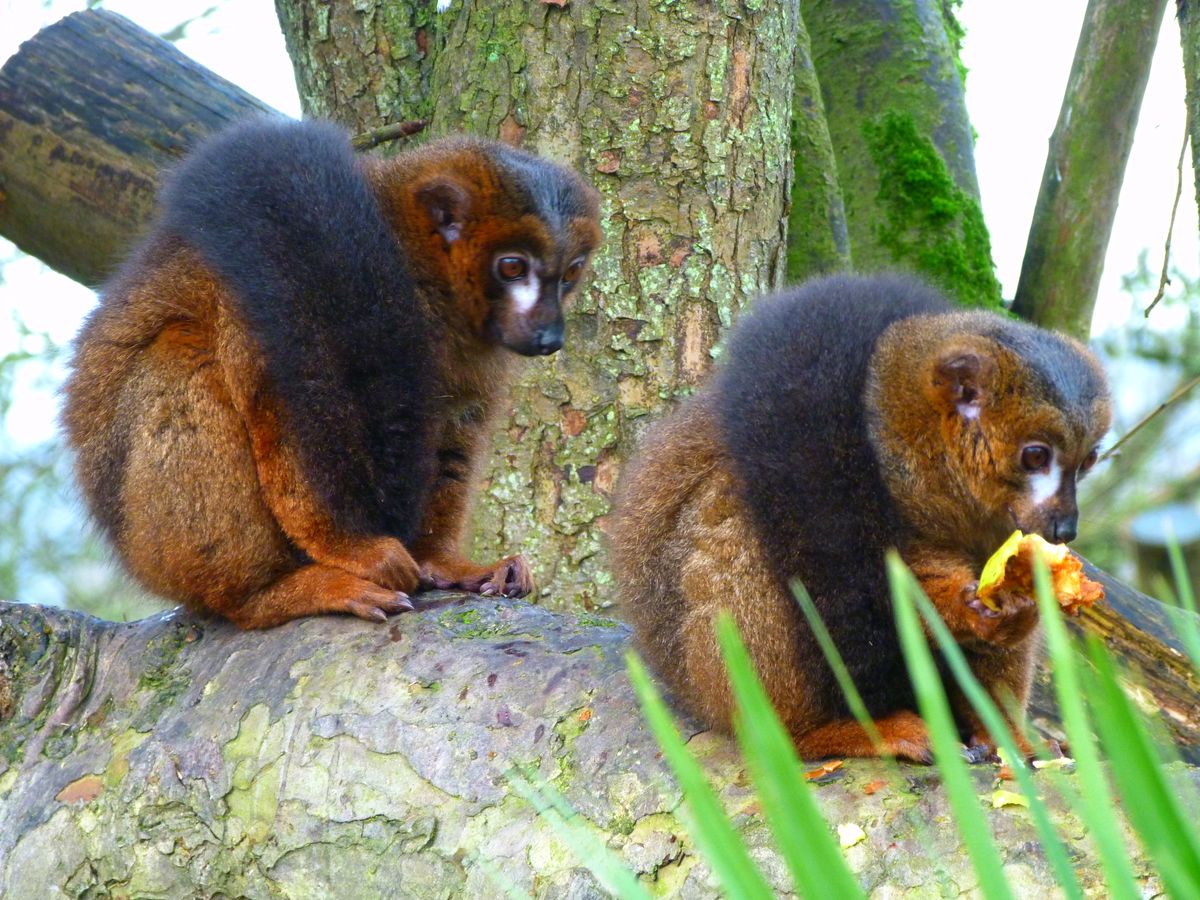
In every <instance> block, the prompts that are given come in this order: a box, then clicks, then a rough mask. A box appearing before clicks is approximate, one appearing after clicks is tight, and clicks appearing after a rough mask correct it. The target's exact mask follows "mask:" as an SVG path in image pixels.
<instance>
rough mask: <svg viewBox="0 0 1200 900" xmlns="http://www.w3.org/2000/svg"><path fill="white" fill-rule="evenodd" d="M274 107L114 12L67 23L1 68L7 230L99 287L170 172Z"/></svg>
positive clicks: (0, 158)
mask: <svg viewBox="0 0 1200 900" xmlns="http://www.w3.org/2000/svg"><path fill="white" fill-rule="evenodd" d="M271 111H272V110H270V108H269V107H267V106H266V105H264V104H263V103H261V102H260V101H258V100H255V99H254V98H253V97H251V96H250V95H249V94H247V93H246V92H245V91H243V90H241V89H240V88H238V87H236V86H234V85H232V84H230V83H229V82H228V81H225V80H224V79H223V78H220V77H219V76H217V75H214V74H213V73H212V72H210V71H209V70H208V69H205V68H204V67H203V66H200V65H199V64H197V63H195V62H193V61H192V60H190V59H188V58H187V57H186V56H184V55H183V54H182V53H180V52H179V51H178V50H176V49H175V48H174V47H173V46H171V45H170V44H169V43H167V42H166V41H164V40H162V39H160V38H157V37H155V36H154V35H152V34H150V33H148V32H146V31H145V30H143V29H141V28H139V27H138V26H137V25H134V24H133V23H132V22H130V21H128V20H127V19H124V18H122V17H121V16H118V15H116V14H115V13H111V12H107V11H105V10H91V11H88V12H81V13H76V14H75V15H71V16H68V17H67V18H65V19H63V20H62V21H60V22H58V23H56V24H55V25H52V26H50V27H49V28H45V29H43V30H42V31H40V32H38V34H37V35H35V36H34V37H33V38H31V39H30V40H28V41H26V42H25V43H24V44H23V45H22V46H21V49H20V50H19V51H18V52H17V54H16V55H15V56H13V57H12V59H10V60H9V61H8V62H7V63H5V65H4V68H3V69H0V234H3V235H4V236H5V237H6V238H8V239H9V240H11V241H12V242H13V243H15V244H16V245H17V246H18V247H20V248H21V249H22V250H24V251H26V252H27V253H31V254H33V255H34V256H37V257H38V258H40V259H42V260H43V261H44V262H46V263H48V264H49V265H51V266H52V267H54V268H55V269H58V270H59V271H60V272H63V273H64V274H66V275H69V276H71V277H72V278H74V279H76V280H77V281H81V282H83V283H84V284H90V285H94V284H98V283H99V282H101V281H103V280H104V278H105V277H106V276H107V275H108V273H109V272H111V271H112V268H113V265H114V263H115V262H116V261H117V260H119V259H120V258H121V257H122V256H123V255H124V253H125V251H126V249H127V248H128V247H129V245H130V244H131V243H132V242H133V239H134V237H135V236H136V234H137V232H138V230H139V229H140V228H141V227H142V225H143V224H144V223H145V222H146V220H147V219H148V218H149V217H150V215H151V214H152V212H153V210H154V196H155V188H156V185H157V182H158V177H159V173H160V170H162V169H163V168H164V167H167V166H169V165H171V164H172V163H174V162H175V161H176V160H177V159H179V158H180V157H181V156H182V155H183V154H184V153H185V152H186V151H187V149H188V148H189V147H191V146H192V144H194V143H195V142H196V140H197V139H199V138H200V137H203V136H204V135H206V134H208V133H210V132H212V131H215V130H217V129H219V128H221V127H222V126H223V125H225V124H227V123H228V122H230V121H233V120H234V119H237V118H241V117H243V116H247V115H254V114H262V113H269V112H271Z"/></svg>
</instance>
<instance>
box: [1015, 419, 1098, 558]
mask: <svg viewBox="0 0 1200 900" xmlns="http://www.w3.org/2000/svg"><path fill="white" fill-rule="evenodd" d="M1081 452H1082V453H1083V456H1082V457H1080V453H1081ZM1098 457H1099V451H1098V449H1097V448H1096V446H1095V445H1093V446H1091V447H1090V448H1086V447H1085V446H1079V445H1078V441H1056V440H1053V439H1046V438H1042V437H1038V438H1035V439H1033V440H1031V441H1029V442H1028V443H1026V444H1024V445H1023V446H1021V447H1020V448H1019V453H1018V454H1017V459H1016V460H1010V461H1009V469H1010V472H1011V473H1012V474H1011V475H1010V478H1011V481H1012V483H1014V484H1015V483H1017V482H1021V484H1022V487H1021V489H1020V490H1018V491H1017V492H1016V494H1015V496H1014V497H1013V499H1012V502H1011V503H1009V504H1008V509H1009V510H1010V513H1011V515H1012V518H1013V524H1014V525H1015V526H1016V527H1017V528H1020V529H1021V530H1022V531H1024V532H1027V533H1028V532H1035V533H1037V534H1040V535H1041V536H1042V537H1044V538H1045V539H1046V540H1048V541H1054V542H1056V543H1060V544H1066V543H1070V542H1071V541H1073V540H1074V539H1075V535H1076V533H1077V532H1078V529H1079V508H1078V506H1077V505H1076V502H1075V486H1076V484H1077V482H1078V481H1079V479H1081V478H1082V477H1083V476H1084V475H1086V474H1087V473H1088V471H1089V470H1090V469H1091V468H1092V466H1094V465H1095V464H1096V460H1097V458H1098Z"/></svg>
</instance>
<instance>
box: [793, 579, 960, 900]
mask: <svg viewBox="0 0 1200 900" xmlns="http://www.w3.org/2000/svg"><path fill="white" fill-rule="evenodd" d="M792 595H793V596H794V597H795V598H796V603H797V604H798V605H799V606H800V609H801V611H803V613H804V617H805V618H806V619H807V620H808V625H809V627H810V628H811V629H812V633H813V636H814V637H815V638H816V639H817V643H818V644H819V645H820V647H821V652H822V653H823V654H824V655H825V661H826V662H827V663H829V668H830V670H831V671H832V672H833V675H834V678H836V679H837V683H838V687H839V688H840V689H841V691H842V696H843V697H844V698H845V700H846V705H847V707H848V708H849V710H850V714H851V715H852V716H854V718H855V720H856V721H857V722H858V724H859V725H861V726H862V727H863V730H864V731H866V733H867V737H868V738H870V740H871V743H872V744H873V745H874V746H875V747H877V748H878V747H880V746H881V745H882V743H883V740H882V738H881V737H880V736H879V729H878V728H876V727H875V720H874V719H872V718H871V714H870V713H869V712H867V705H866V704H865V703H864V702H863V699H862V695H861V694H859V692H858V688H857V686H856V685H855V684H854V679H853V678H851V677H850V670H849V669H848V668H847V667H846V662H845V660H843V659H842V654H841V653H840V652H838V648H837V645H836V644H835V643H834V642H833V637H832V636H831V635H830V634H829V629H827V628H826V627H825V620H824V619H822V618H821V614H820V613H819V612H818V611H817V607H816V604H814V603H813V601H812V597H811V596H810V595H809V593H808V591H807V589H805V587H804V585H803V584H802V583H801V582H800V581H798V580H797V581H793V582H792ZM881 762H882V764H883V767H884V770H885V771H886V772H887V775H888V780H889V781H890V782H891V785H892V787H894V788H896V789H897V790H900V791H901V792H906V791H907V787H905V776H904V773H903V772H902V771H901V770H900V763H898V762H897V761H896V759H895V757H892V756H884V757H882V759H881ZM905 820H906V821H907V822H908V824H909V826H910V827H911V828H912V829H913V833H914V834H915V835H916V836H917V841H918V843H919V844H920V845H921V846H922V847H924V848H925V850H926V851H927V852H928V853H929V854H930V860H931V862H932V864H933V866H934V869H935V871H936V872H937V878H938V884H939V885H940V886H941V888H942V892H943V893H947V892H950V891H952V890H953V882H952V880H951V878H950V875H949V873H948V872H947V870H946V867H945V866H944V865H942V863H941V861H940V858H939V857H938V856H936V855H935V854H934V853H933V849H932V848H933V847H934V840H933V836H932V834H931V833H930V830H929V822H928V821H926V819H925V818H923V817H922V816H920V815H917V812H916V809H915V808H914V809H909V810H908V811H907V812H906V813H905Z"/></svg>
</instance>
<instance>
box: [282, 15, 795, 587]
mask: <svg viewBox="0 0 1200 900" xmlns="http://www.w3.org/2000/svg"><path fill="white" fill-rule="evenodd" d="M277 6H278V8H279V10H280V21H281V23H282V24H283V27H284V30H285V33H286V34H287V40H288V45H289V48H290V49H291V54H292V59H293V62H294V63H295V65H296V68H297V72H298V76H297V81H298V83H299V84H300V85H301V88H302V90H301V99H302V102H303V103H304V107H305V110H306V112H308V113H320V112H324V111H329V110H336V111H337V113H338V114H339V115H343V116H345V115H349V116H350V117H351V119H352V121H351V122H350V124H352V125H353V126H354V127H357V128H363V127H367V126H368V125H374V124H377V123H378V122H380V121H387V120H389V119H390V120H405V119H413V118H425V117H429V118H430V119H431V125H430V129H429V130H430V133H431V134H434V135H437V134H443V133H447V132H452V131H468V132H472V133H476V134H483V135H488V136H492V137H499V138H501V139H503V140H506V141H508V142H510V143H514V144H520V145H523V146H525V147H527V148H529V149H532V150H535V151H537V152H540V153H543V154H546V155H548V156H551V157H553V158H555V159H558V160H561V161H563V162H566V163H568V164H571V165H573V166H575V167H576V168H578V169H579V170H580V171H582V172H583V173H584V174H585V175H586V176H587V177H588V178H589V179H590V180H591V181H592V182H593V184H595V185H596V187H597V188H599V190H600V192H601V193H602V195H603V197H604V200H603V216H604V230H605V234H606V245H605V247H604V248H603V249H602V251H601V252H600V254H599V255H598V257H597V258H596V260H595V275H594V276H593V278H592V279H591V283H590V284H589V285H588V287H587V288H586V290H585V291H584V292H583V294H582V296H580V297H579V298H578V299H577V300H576V301H575V303H574V304H573V306H572V307H571V308H570V309H568V310H567V312H566V321H567V338H566V345H565V348H564V349H563V350H562V351H560V352H559V353H558V354H556V355H555V356H554V357H553V358H552V359H549V360H546V361H538V362H533V363H530V364H529V365H528V366H527V367H526V369H525V372H526V374H525V376H524V377H523V378H522V379H521V380H520V382H519V383H518V384H517V385H516V386H515V387H514V389H513V391H512V400H511V407H510V409H511V412H510V414H509V415H508V417H507V421H506V422H502V423H501V424H500V426H499V427H498V428H497V429H496V432H495V434H496V438H495V441H494V443H493V448H492V455H491V462H490V465H489V470H488V473H487V479H486V482H485V487H484V490H483V491H482V493H481V494H480V497H479V502H478V505H477V509H476V515H475V525H474V538H473V543H474V552H475V554H476V555H477V556H479V557H480V558H484V557H487V558H492V557H495V556H496V555H497V554H503V553H508V552H512V551H513V550H514V549H517V548H520V549H521V550H522V551H524V552H525V553H526V554H527V555H528V557H529V559H530V561H531V563H532V565H533V568H534V574H535V577H536V580H537V583H538V584H539V586H540V587H541V601H542V602H544V603H547V604H549V605H552V606H557V607H570V606H578V605H583V606H584V607H595V606H603V605H605V604H606V603H607V602H608V601H609V598H610V593H611V592H610V590H609V581H610V578H609V575H608V571H607V567H606V565H605V562H604V552H603V548H602V545H601V533H600V532H601V523H602V518H603V516H604V514H605V513H607V512H608V509H609V497H610V494H611V490H612V486H613V482H614V480H615V477H616V474H617V470H618V469H619V466H620V463H621V460H622V458H623V456H624V454H625V453H626V452H627V450H628V448H630V447H632V446H634V436H635V434H636V432H637V431H638V428H639V425H640V423H641V421H644V419H645V417H647V416H652V415H655V414H657V413H660V412H662V411H664V410H665V409H666V408H667V406H668V405H669V404H670V403H671V402H672V401H674V400H675V399H677V398H678V397H680V396H682V395H684V394H686V393H687V392H689V391H690V390H691V389H692V388H693V387H694V386H695V385H697V384H698V383H699V382H700V381H701V380H702V379H703V377H704V375H705V374H706V373H707V372H708V370H709V367H710V366H711V363H712V350H713V347H714V345H715V344H716V342H717V338H718V336H719V334H720V332H721V330H722V329H723V328H725V327H727V326H728V325H729V324H730V323H731V322H732V321H733V320H734V318H736V316H737V313H738V311H739V310H740V309H741V307H742V306H743V305H744V304H745V303H746V302H747V301H749V300H750V299H751V298H753V297H754V296H756V295H757V294H759V293H761V292H763V291H766V290H769V289H771V288H773V287H776V286H777V285H778V284H779V283H780V282H781V280H782V278H783V274H784V268H785V264H784V252H785V246H784V232H785V214H786V213H785V210H786V198H787V194H786V191H787V189H788V186H789V185H790V183H791V178H790V169H791V161H790V143H789V126H790V114H791V99H792V84H793V73H792V68H791V63H792V60H793V54H794V49H795V42H796V34H797V30H796V8H795V2H794V0H789V2H784V3H770V4H746V3H738V2H733V0H721V2H715V3H705V4H692V3H683V4H660V3H654V2H650V0H637V2H629V3H621V4H589V3H570V4H567V5H566V6H562V7H560V6H558V5H556V4H551V3H525V4H511V3H510V4H492V3H475V4H454V5H452V6H451V7H450V9H449V10H447V11H446V12H444V13H441V14H439V15H434V16H431V17H430V18H428V19H426V18H422V14H420V13H418V12H415V11H414V10H416V9H417V7H418V6H419V7H420V8H422V9H427V8H428V6H429V4H427V3H424V2H422V3H420V4H417V3H414V2H401V0H373V2H364V3H356V4H354V11H353V12H351V11H350V10H345V11H344V15H345V17H346V18H347V20H349V19H354V22H356V23H357V25H355V24H354V23H352V22H349V21H348V22H347V24H345V26H344V28H342V30H338V29H336V28H334V27H333V25H332V24H331V25H330V26H329V27H328V28H326V29H324V30H322V29H321V28H319V27H316V26H315V24H314V23H317V22H319V21H320V18H321V16H326V17H328V16H329V15H330V13H329V12H328V7H327V6H326V5H325V4H323V3H318V2H316V0H278V2H277ZM394 22H400V23H415V25H409V24H404V25H403V27H400V28H398V29H397V30H395V31H387V29H388V27H389V26H388V23H394ZM356 27H357V28H358V29H359V30H358V31H357V32H356V31H355V30H354V29H355V28H356ZM412 27H415V28H416V29H417V30H416V31H415V32H411V28H412ZM381 30H383V31H385V32H386V33H387V35H388V37H389V40H390V41H391V43H390V44H389V45H388V46H391V47H394V46H400V47H402V48H409V47H413V46H415V47H417V48H423V49H419V51H418V53H417V56H419V57H420V58H419V59H416V58H415V57H410V56H409V55H404V56H403V59H404V60H405V66H409V65H410V64H411V66H413V67H415V68H414V71H419V73H420V74H419V75H412V76H411V77H409V76H405V77H406V78H409V82H410V83H413V84H420V85H421V88H422V89H421V91H419V92H416V93H407V94H406V93H404V92H402V91H396V92H393V93H390V94H387V95H386V96H384V97H379V98H378V99H377V100H376V102H375V103H374V104H363V103H354V104H351V105H350V107H349V109H347V107H346V104H345V102H344V101H345V98H347V97H355V96H357V92H359V91H361V90H362V86H363V85H364V84H365V85H370V84H374V83H376V82H379V81H380V80H381V79H383V78H384V77H385V76H384V75H382V74H380V73H381V72H384V71H386V70H387V69H388V68H389V67H390V66H391V60H390V58H389V57H388V55H387V54H375V55H374V56H373V57H368V58H366V59H363V52H362V45H363V42H364V41H366V42H367V43H368V44H370V43H371V41H372V40H377V38H372V37H371V35H378V34H380V33H381ZM363 31H365V33H366V35H367V37H365V38H364V37H362V36H361V35H362V32H363ZM403 52H404V53H405V54H407V49H405V50H404V51H403ZM351 58H353V59H354V60H355V63H354V65H356V66H367V67H368V69H369V70H370V71H368V72H366V73H365V74H364V73H363V72H360V71H358V70H354V69H352V68H351V66H350V65H349V60H351ZM343 63H346V64H343ZM317 69H320V70H321V71H320V72H317V71H316V70H317ZM405 71H408V69H407V68H406V69H405ZM430 98H434V99H435V100H436V102H435V103H433V104H432V108H431V106H430Z"/></svg>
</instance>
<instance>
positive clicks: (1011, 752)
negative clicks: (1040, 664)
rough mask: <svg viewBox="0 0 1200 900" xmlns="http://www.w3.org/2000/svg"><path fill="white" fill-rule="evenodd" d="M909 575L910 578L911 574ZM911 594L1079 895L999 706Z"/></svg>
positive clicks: (917, 593)
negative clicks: (1002, 751)
mask: <svg viewBox="0 0 1200 900" xmlns="http://www.w3.org/2000/svg"><path fill="white" fill-rule="evenodd" d="M909 577H910V578H911V576H909ZM914 587H915V585H914ZM910 596H911V597H912V599H913V600H914V601H915V602H916V604H917V608H918V610H919V611H920V613H921V617H922V618H923V619H924V620H925V626H926V628H927V629H928V630H929V631H930V633H932V634H933V637H934V639H935V640H936V641H937V645H938V649H939V650H941V653H942V658H943V659H944V660H945V661H946V664H947V665H948V666H949V667H950V671H951V673H953V675H954V678H955V680H956V681H957V682H958V685H959V687H960V688H961V689H962V692H963V694H964V695H965V696H966V698H967V700H968V701H969V702H970V704H971V706H972V707H974V709H975V711H976V712H977V713H978V714H979V717H980V719H981V720H982V721H983V724H984V725H985V726H986V727H987V730H988V733H989V734H991V736H992V739H993V740H994V741H996V742H997V743H998V745H999V746H1000V747H1001V748H1002V749H1003V750H1004V753H1005V756H1006V757H1007V758H1008V759H1009V760H1012V764H1011V765H1010V766H1009V768H1010V769H1011V770H1012V773H1013V775H1014V776H1015V777H1016V779H1017V783H1018V784H1019V785H1020V787H1021V793H1022V794H1024V795H1025V799H1027V800H1028V801H1029V814H1030V816H1031V817H1032V818H1033V824H1034V827H1035V828H1036V829H1037V833H1038V837H1039V838H1040V839H1041V841H1042V850H1043V851H1044V852H1045V854H1046V860H1047V862H1049V863H1050V867H1051V868H1052V869H1053V870H1054V875H1055V877H1056V878H1057V879H1058V883H1059V885H1060V886H1061V887H1062V889H1063V891H1064V893H1065V895H1066V896H1067V897H1070V898H1082V897H1083V888H1082V887H1080V885H1079V880H1078V879H1077V878H1076V877H1075V869H1074V867H1073V866H1072V865H1071V859H1070V856H1069V855H1068V854H1067V848H1066V847H1065V846H1063V842H1062V840H1061V839H1060V838H1059V836H1058V832H1056V831H1055V830H1054V825H1053V823H1052V822H1051V821H1050V813H1049V811H1048V810H1047V809H1046V804H1045V803H1044V802H1043V801H1042V798H1041V797H1040V796H1038V793H1037V789H1036V788H1035V787H1034V784H1033V778H1032V776H1031V775H1030V773H1029V767H1028V766H1026V765H1025V762H1024V760H1023V759H1022V757H1023V755H1024V754H1022V753H1021V751H1020V749H1019V748H1018V747H1017V742H1016V740H1015V739H1014V738H1013V735H1012V731H1011V730H1010V729H1009V727H1008V722H1007V721H1006V719H1005V717H1004V715H1003V714H1002V713H1001V712H1000V708H999V707H998V706H997V705H996V703H995V701H994V700H992V698H991V696H990V695H989V694H988V692H987V691H986V690H985V689H984V688H983V686H982V685H981V684H980V683H979V681H978V680H977V679H976V678H975V675H974V673H973V672H972V671H971V666H970V664H969V663H968V662H967V658H966V656H965V655H964V654H963V652H962V648H961V647H959V646H958V642H957V641H955V640H954V637H953V636H952V635H951V634H950V629H949V628H947V627H946V623H945V622H944V621H943V620H942V617H941V615H940V614H939V613H938V611H937V609H936V608H935V607H934V605H933V603H932V602H930V600H929V598H928V597H926V596H925V594H924V592H923V591H921V590H913V591H912V592H911V593H910Z"/></svg>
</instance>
